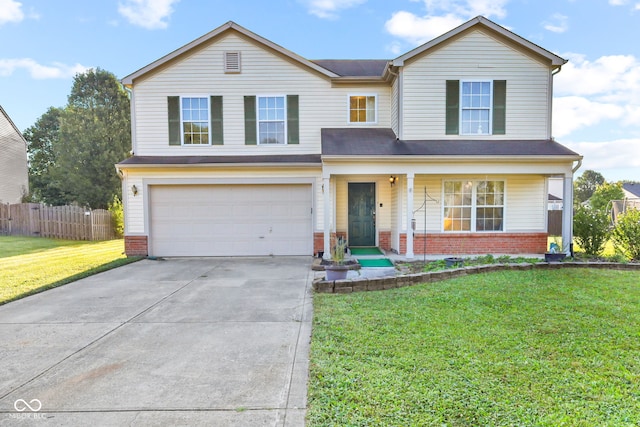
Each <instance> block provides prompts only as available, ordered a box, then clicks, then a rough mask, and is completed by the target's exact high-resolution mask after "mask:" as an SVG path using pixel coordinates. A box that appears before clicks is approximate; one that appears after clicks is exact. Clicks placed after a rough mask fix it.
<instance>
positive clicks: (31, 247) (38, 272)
mask: <svg viewBox="0 0 640 427" xmlns="http://www.w3.org/2000/svg"><path fill="white" fill-rule="evenodd" d="M123 251H124V242H123V240H109V241H105V242H78V241H72V240H57V239H45V238H39V237H15V236H0V304H4V303H6V302H9V301H12V300H15V299H18V298H21V297H24V296H27V295H31V294H34V293H36V292H41V291H43V290H46V289H49V288H53V287H56V286H60V285H64V284H66V283H69V282H73V281H74V280H78V279H80V278H82V277H86V276H90V275H92V274H95V273H98V272H101V271H105V270H109V269H111V268H115V267H118V266H120V265H124V264H128V263H130V262H133V261H136V260H137V258H126V257H125V255H124V254H123Z"/></svg>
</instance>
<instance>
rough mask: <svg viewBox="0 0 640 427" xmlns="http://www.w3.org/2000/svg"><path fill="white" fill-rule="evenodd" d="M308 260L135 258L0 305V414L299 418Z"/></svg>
mask: <svg viewBox="0 0 640 427" xmlns="http://www.w3.org/2000/svg"><path fill="white" fill-rule="evenodd" d="M311 261H312V259H311V258H310V257H309V258H307V257H290V258H234V259H219V258H206V259H196V258H186V259H168V260H164V261H151V260H143V261H140V262H137V263H134V264H130V265H127V266H124V267H120V268H118V269H115V270H111V271H108V272H105V273H102V274H99V275H96V276H93V277H89V278H87V279H83V280H80V281H78V282H75V283H72V284H69V285H66V286H63V287H60V288H56V289H53V290H50V291H47V292H43V293H41V294H38V295H34V296H31V297H28V298H25V299H22V300H19V301H15V302H13V303H9V304H6V305H4V306H0V343H1V344H0V364H1V368H0V425H16V424H18V425H20V424H24V425H38V426H43V425H64V426H71V425H78V426H90V425H96V426H108V425H117V426H121V425H139V426H146V425H174V426H178V425H189V426H192V425H208V426H243V427H244V426H302V425H304V416H305V408H306V384H307V372H308V354H309V340H310V335H311V317H312V305H311V291H310V289H311V286H310V285H311V279H312V275H311V270H310V264H311Z"/></svg>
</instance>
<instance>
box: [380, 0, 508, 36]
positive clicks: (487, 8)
mask: <svg viewBox="0 0 640 427" xmlns="http://www.w3.org/2000/svg"><path fill="white" fill-rule="evenodd" d="M422 1H423V3H424V6H425V8H426V12H427V13H426V14H425V15H424V16H419V15H416V14H414V13H412V12H407V11H403V10H401V11H397V12H395V13H393V15H392V16H391V18H390V19H389V20H388V21H387V22H386V23H385V28H386V30H387V32H389V34H391V35H393V36H396V37H398V38H401V39H403V40H405V41H408V42H409V43H411V44H414V45H415V44H422V43H424V42H426V41H428V40H431V39H433V38H435V37H437V36H439V35H442V34H444V33H446V32H447V31H450V30H452V29H453V28H455V27H457V26H458V25H460V24H462V23H463V22H465V21H467V20H469V19H471V18H473V17H475V16H478V15H483V16H486V17H487V18H492V17H496V18H504V17H505V16H506V15H507V11H506V9H505V6H506V4H507V3H508V2H509V0H422Z"/></svg>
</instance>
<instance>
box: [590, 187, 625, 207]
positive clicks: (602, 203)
mask: <svg viewBox="0 0 640 427" xmlns="http://www.w3.org/2000/svg"><path fill="white" fill-rule="evenodd" d="M622 199H624V191H623V190H622V183H620V182H617V183H609V182H605V183H604V184H602V185H599V186H598V187H597V188H596V190H595V191H594V192H593V195H592V196H591V198H590V199H589V204H590V205H591V207H592V208H594V209H600V210H604V209H606V208H607V206H608V205H609V202H610V201H612V200H622Z"/></svg>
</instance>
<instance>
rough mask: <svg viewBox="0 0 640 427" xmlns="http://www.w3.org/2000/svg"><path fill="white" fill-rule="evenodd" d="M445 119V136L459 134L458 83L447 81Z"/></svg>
mask: <svg viewBox="0 0 640 427" xmlns="http://www.w3.org/2000/svg"><path fill="white" fill-rule="evenodd" d="M446 113H447V114H446V119H445V127H446V129H445V134H446V135H458V134H459V133H460V131H459V129H458V128H459V126H460V81H459V80H447V111H446Z"/></svg>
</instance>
